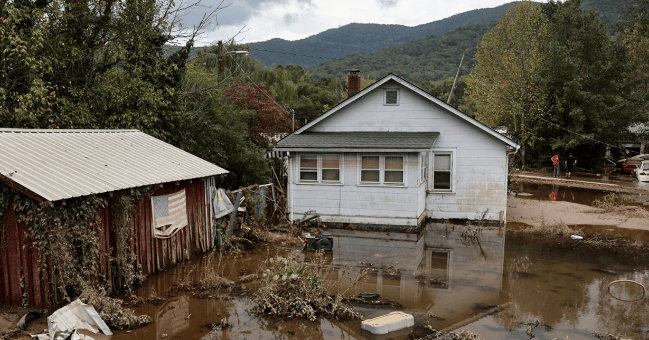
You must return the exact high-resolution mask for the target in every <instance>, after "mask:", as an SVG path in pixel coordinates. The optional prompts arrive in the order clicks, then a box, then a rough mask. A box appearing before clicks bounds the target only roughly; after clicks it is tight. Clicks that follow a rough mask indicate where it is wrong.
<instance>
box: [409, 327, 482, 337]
mask: <svg viewBox="0 0 649 340" xmlns="http://www.w3.org/2000/svg"><path fill="white" fill-rule="evenodd" d="M432 331H433V333H431V334H428V335H426V336H425V337H423V338H419V339H417V340H484V339H482V338H481V337H479V336H478V335H477V334H475V333H472V332H470V331H468V330H466V329H465V330H461V331H460V332H458V333H455V332H449V333H443V332H439V331H436V330H434V329H433V330H432Z"/></svg>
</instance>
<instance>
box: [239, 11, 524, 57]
mask: <svg viewBox="0 0 649 340" xmlns="http://www.w3.org/2000/svg"><path fill="white" fill-rule="evenodd" d="M514 3H515V2H512V3H508V4H505V5H502V6H499V7H496V8H483V9H476V10H472V11H468V12H464V13H460V14H457V15H454V16H452V17H449V18H446V19H443V20H439V21H434V22H430V23H427V24H422V25H418V26H414V27H409V26H403V25H380V24H357V23H352V24H349V25H345V26H342V27H340V28H334V29H329V30H326V31H324V32H322V33H318V34H316V35H313V36H310V37H308V38H305V39H301V40H296V41H288V40H283V39H271V40H268V41H263V42H257V43H251V44H250V48H251V53H250V54H251V56H252V57H253V58H256V59H258V60H259V61H260V62H261V63H262V65H264V66H272V65H273V64H275V65H280V64H281V65H286V64H300V65H302V66H303V67H304V68H308V67H311V66H315V65H318V64H320V63H322V62H326V61H327V60H328V59H326V58H340V57H344V56H346V55H349V54H353V53H372V52H377V51H380V50H382V49H384V48H386V47H390V46H394V45H401V44H405V43H408V42H412V41H415V40H419V39H422V38H424V37H427V36H430V35H442V34H444V33H447V32H450V31H452V30H454V29H456V28H459V27H462V26H465V25H475V24H486V23H491V22H495V21H497V20H498V19H499V18H500V17H501V16H502V15H503V14H505V12H507V10H508V9H509V7H510V6H511V5H512V4H514ZM260 49H261V50H271V51H280V52H284V53H293V54H300V55H305V54H306V55H311V56H317V57H326V58H311V57H300V56H295V55H287V54H280V53H270V52H263V51H259V50H260Z"/></svg>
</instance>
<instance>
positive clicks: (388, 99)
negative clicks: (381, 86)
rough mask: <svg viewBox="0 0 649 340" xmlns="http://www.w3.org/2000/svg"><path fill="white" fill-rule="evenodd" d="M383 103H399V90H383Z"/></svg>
mask: <svg viewBox="0 0 649 340" xmlns="http://www.w3.org/2000/svg"><path fill="white" fill-rule="evenodd" d="M385 105H399V90H397V89H391V90H385Z"/></svg>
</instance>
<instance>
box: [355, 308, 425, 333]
mask: <svg viewBox="0 0 649 340" xmlns="http://www.w3.org/2000/svg"><path fill="white" fill-rule="evenodd" d="M414 325H415V318H413V316H412V315H410V314H406V313H403V312H392V313H388V314H386V315H383V316H379V317H376V318H374V319H369V320H365V321H363V322H361V329H364V330H366V331H368V332H370V333H372V334H387V333H390V332H394V331H398V330H401V329H404V328H408V327H412V326H414Z"/></svg>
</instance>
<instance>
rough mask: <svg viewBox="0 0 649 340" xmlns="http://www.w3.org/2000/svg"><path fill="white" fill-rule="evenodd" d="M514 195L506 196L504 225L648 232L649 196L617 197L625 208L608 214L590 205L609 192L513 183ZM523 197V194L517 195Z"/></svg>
mask: <svg viewBox="0 0 649 340" xmlns="http://www.w3.org/2000/svg"><path fill="white" fill-rule="evenodd" d="M513 188H514V189H515V190H517V192H518V193H519V195H518V196H516V195H510V197H509V198H508V202H507V203H508V207H507V222H508V223H513V225H514V226H516V225H517V224H520V223H523V224H526V225H531V226H536V227H541V226H550V225H556V224H566V225H568V226H578V227H579V228H590V227H594V226H598V227H607V228H609V229H610V228H615V227H618V228H626V229H642V230H649V206H647V205H644V202H646V200H647V199H649V195H646V194H645V195H640V194H630V193H622V194H617V195H619V196H620V197H621V198H623V199H624V200H625V201H627V202H628V206H626V207H624V208H620V209H618V210H617V211H608V210H606V209H600V208H597V207H595V206H594V203H595V202H596V201H602V200H604V199H605V197H606V196H607V195H609V194H611V192H607V191H597V190H592V189H584V188H570V187H562V186H557V185H554V186H550V185H543V184H533V183H532V184H530V183H517V184H516V185H514V186H513ZM521 193H522V194H525V195H521Z"/></svg>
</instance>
